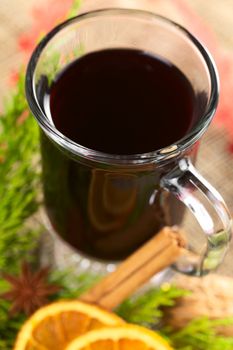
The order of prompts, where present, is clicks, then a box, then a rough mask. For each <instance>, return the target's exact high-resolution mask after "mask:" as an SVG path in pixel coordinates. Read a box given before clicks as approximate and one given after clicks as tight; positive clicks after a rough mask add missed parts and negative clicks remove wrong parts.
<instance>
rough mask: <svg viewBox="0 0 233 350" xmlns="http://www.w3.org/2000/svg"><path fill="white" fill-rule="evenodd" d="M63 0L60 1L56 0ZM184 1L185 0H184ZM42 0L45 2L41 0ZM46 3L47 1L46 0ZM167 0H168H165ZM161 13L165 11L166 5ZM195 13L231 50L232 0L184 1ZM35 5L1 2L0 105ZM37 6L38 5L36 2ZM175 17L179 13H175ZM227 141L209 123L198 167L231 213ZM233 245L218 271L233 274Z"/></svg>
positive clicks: (119, 2) (122, 0)
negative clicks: (19, 40) (19, 39)
mask: <svg viewBox="0 0 233 350" xmlns="http://www.w3.org/2000/svg"><path fill="white" fill-rule="evenodd" d="M58 1H62V0H58ZM184 1H185V0H184ZM43 2H44V1H43ZM47 2H48V3H49V0H47ZM168 2H169V1H168ZM168 2H167V1H166V2H164V4H165V6H164V9H162V11H161V12H162V13H163V14H166V6H168V5H167V4H168ZM186 2H187V4H188V5H190V6H191V8H192V9H194V10H195V11H196V13H197V14H198V15H199V16H200V17H202V18H203V19H204V21H206V23H207V24H208V25H209V26H210V27H212V29H213V30H214V32H215V33H216V35H217V38H218V40H219V43H220V45H222V47H224V49H226V50H227V51H229V52H232V53H233V36H232V35H231V34H232V18H231V17H232V14H233V1H232V0H221V1H219V0H211V1H203V0H186ZM96 3H98V6H99V7H106V6H108V7H109V6H110V5H111V4H113V5H114V6H125V7H134V6H135V5H136V7H141V8H146V9H150V10H155V11H156V12H158V11H157V10H158V8H156V6H157V5H156V3H157V2H156V1H153V0H140V2H138V1H137V0H135V1H132V0H115V1H113V2H112V1H106V0H105V1H104V0H96ZM35 5H37V6H38V1H37V0H10V1H9V0H1V1H0V76H1V80H0V106H2V101H3V96H5V95H7V90H9V89H10V86H9V82H8V81H9V76H10V73H11V72H12V70H13V69H17V67H19V65H20V63H21V60H22V55H21V54H20V52H19V49H18V46H17V38H18V37H19V36H20V35H21V34H22V33H25V32H27V31H30V26H31V24H32V19H31V13H30V9H31V8H32V7H33V6H35ZM138 5H140V6H138ZM39 6H40V5H39ZM93 7H95V4H94V1H91V0H86V1H85V0H84V4H83V9H82V10H83V11H84V10H88V9H90V8H93ZM177 18H178V16H177ZM227 146H228V140H227V137H226V132H225V131H224V129H221V128H219V127H216V126H215V125H212V126H211V127H210V128H209V129H208V131H207V132H206V134H205V135H204V137H203V139H202V143H201V146H200V152H199V157H198V160H197V164H196V166H197V168H198V169H199V170H200V172H201V173H202V174H203V176H204V177H206V179H208V181H209V182H211V184H212V185H213V186H215V187H216V188H217V189H218V191H219V192H220V193H221V194H222V195H223V197H224V198H225V201H226V203H227V205H228V207H229V208H230V211H231V213H232V214H233V154H230V153H229V152H228V151H227ZM232 251H233V244H232V247H231V249H230V251H229V253H228V256H227V257H226V260H225V263H224V264H223V266H222V267H221V271H222V272H224V273H226V274H231V275H233V267H231V258H232Z"/></svg>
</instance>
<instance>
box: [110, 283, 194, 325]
mask: <svg viewBox="0 0 233 350" xmlns="http://www.w3.org/2000/svg"><path fill="white" fill-rule="evenodd" d="M187 293H188V292H187V291H186V290H184V289H180V288H178V287H176V286H174V285H170V284H167V283H166V284H164V285H162V286H161V287H160V288H153V289H150V290H148V291H147V292H145V293H144V294H142V295H137V296H134V297H132V298H131V299H128V300H126V301H124V302H123V303H122V304H121V305H120V306H119V307H118V309H117V310H116V312H117V314H118V315H119V316H120V317H122V318H123V319H124V320H126V321H127V322H130V323H137V324H141V325H144V326H151V325H153V326H155V325H156V324H158V323H159V322H160V320H161V318H162V317H163V310H162V308H164V307H171V306H173V305H175V302H176V299H177V298H180V297H182V296H184V295H187Z"/></svg>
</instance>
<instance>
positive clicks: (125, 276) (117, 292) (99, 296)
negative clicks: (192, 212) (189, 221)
mask: <svg viewBox="0 0 233 350" xmlns="http://www.w3.org/2000/svg"><path fill="white" fill-rule="evenodd" d="M184 246H185V241H184V239H183V238H182V236H181V235H180V233H179V231H178V230H177V229H176V228H171V227H165V228H163V229H162V230H161V231H160V232H158V233H157V234H156V235H155V236H154V237H153V238H152V239H151V240H150V241H148V242H147V243H146V244H144V245H143V246H142V247H141V248H139V249H138V250H137V251H136V252H135V253H133V254H132V255H131V256H130V257H129V258H127V259H126V260H125V261H124V262H123V263H122V264H120V265H119V267H118V268H117V269H116V270H115V271H114V272H113V273H111V274H109V275H107V276H106V277H105V278H104V279H103V280H102V281H100V283H98V284H97V285H96V286H94V287H93V288H92V289H91V290H89V291H88V292H87V293H85V294H84V295H82V296H81V298H80V299H81V300H83V301H86V302H89V303H94V304H97V305H99V306H101V307H104V308H105V309H108V310H111V309H113V308H114V307H116V306H117V305H118V304H120V303H121V302H122V301H123V300H124V299H125V298H127V297H128V296H129V295H130V294H132V293H133V292H135V291H136V290H137V289H138V288H139V287H141V286H142V285H143V284H145V283H146V282H147V281H148V280H149V279H150V278H152V277H153V276H154V275H155V274H156V273H158V272H159V271H161V270H162V269H164V268H166V267H167V266H169V265H171V264H172V263H174V262H175V261H176V260H177V258H178V256H179V255H180V254H181V252H182V251H183V248H184Z"/></svg>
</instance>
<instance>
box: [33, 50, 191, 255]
mask: <svg viewBox="0 0 233 350" xmlns="http://www.w3.org/2000/svg"><path fill="white" fill-rule="evenodd" d="M46 86H47V81H46V78H45V77H44V78H43V79H41V82H39V83H38V89H39V90H40V91H41V95H42V99H43V97H44V95H45V94H47V96H46V99H45V101H48V100H49V101H50V106H48V105H46V106H45V110H48V107H49V108H50V111H51V116H52V120H53V122H54V124H55V126H56V128H57V129H58V130H59V131H60V132H62V133H63V134H64V135H66V136H68V137H69V138H70V139H72V140H74V141H75V142H76V143H78V144H81V145H83V146H85V147H88V148H91V149H93V150H98V151H103V152H105V153H110V154H118V155H129V154H137V153H140V154H142V153H145V152H151V151H155V150H158V149H160V148H162V147H164V146H168V145H170V144H172V143H173V142H175V141H178V140H179V139H180V138H182V137H183V136H184V135H186V134H187V132H188V131H189V130H190V128H191V127H192V125H193V124H194V122H195V114H197V112H195V108H196V107H195V104H196V102H195V103H194V91H193V89H192V87H191V84H190V83H189V81H188V80H187V79H186V77H185V76H184V75H183V74H182V73H181V72H180V71H179V70H178V69H177V68H176V67H175V66H173V65H172V64H170V63H169V62H166V61H164V60H161V59H160V58H158V57H155V56H152V55H149V54H148V53H145V52H142V51H138V50H125V49H114V50H105V51H99V52H95V53H91V54H88V55H86V56H84V57H82V58H80V59H78V60H77V61H75V62H74V63H72V64H71V65H70V66H69V67H68V68H67V69H66V70H64V71H63V72H62V73H61V74H60V75H59V76H58V77H57V78H56V80H55V81H54V82H53V84H52V86H51V88H50V90H49V91H44V90H46ZM48 95H49V96H50V99H48ZM41 148H42V161H43V183H44V186H43V188H44V200H45V206H46V209H47V213H48V216H49V218H50V221H51V223H52V225H53V227H54V228H55V230H56V232H57V233H58V234H59V235H60V236H61V237H63V239H64V240H66V241H67V242H68V243H70V244H71V245H72V246H74V247H75V248H77V250H78V251H80V252H81V253H85V254H87V255H88V256H92V257H95V258H100V259H104V260H119V259H122V258H124V257H126V256H127V255H129V254H130V253H131V252H133V251H134V250H135V249H137V248H138V247H139V246H140V245H142V244H143V243H144V242H145V241H147V240H148V239H149V238H151V237H152V236H153V235H154V234H155V233H156V232H158V230H159V229H160V228H161V227H163V226H164V225H173V224H179V223H180V220H181V217H182V213H183V210H182V209H181V206H180V205H179V204H178V203H177V201H174V198H173V197H172V196H171V195H169V194H168V193H167V192H165V191H163V190H162V189H161V188H160V178H161V176H163V174H164V172H169V169H170V168H173V167H174V166H175V162H176V159H171V160H170V161H169V163H168V162H167V163H166V165H163V166H161V165H160V164H159V166H157V165H156V163H154V164H153V165H150V166H148V165H147V164H146V165H140V166H137V167H135V168H134V167H132V166H131V167H127V165H125V166H124V167H111V165H108V166H105V165H104V164H102V163H101V162H98V161H96V162H89V161H87V160H85V162H84V161H83V159H81V158H80V157H75V156H74V155H72V156H71V155H70V154H69V152H67V151H64V150H61V148H59V147H58V146H57V145H56V144H55V143H54V142H53V141H51V140H50V139H49V138H48V137H47V136H46V134H44V133H42V138H41Z"/></svg>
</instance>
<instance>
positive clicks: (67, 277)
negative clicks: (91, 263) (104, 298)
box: [49, 269, 101, 299]
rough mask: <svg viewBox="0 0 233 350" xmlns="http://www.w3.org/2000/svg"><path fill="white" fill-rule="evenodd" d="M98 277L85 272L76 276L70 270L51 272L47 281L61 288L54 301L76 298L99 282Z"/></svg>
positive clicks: (75, 272) (75, 273) (74, 272)
mask: <svg viewBox="0 0 233 350" xmlns="http://www.w3.org/2000/svg"><path fill="white" fill-rule="evenodd" d="M100 278H101V277H100V276H98V275H96V274H94V273H90V272H85V273H80V274H77V271H74V270H72V269H66V270H62V271H61V270H56V271H52V272H51V274H50V277H49V281H50V282H51V283H52V284H55V285H58V286H60V287H61V289H60V290H59V292H58V293H57V294H56V295H55V299H72V298H78V297H79V296H80V295H81V294H83V293H84V292H86V291H87V290H88V289H89V288H91V287H92V286H93V285H94V284H96V283H97V282H98V281H99V280H100Z"/></svg>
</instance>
